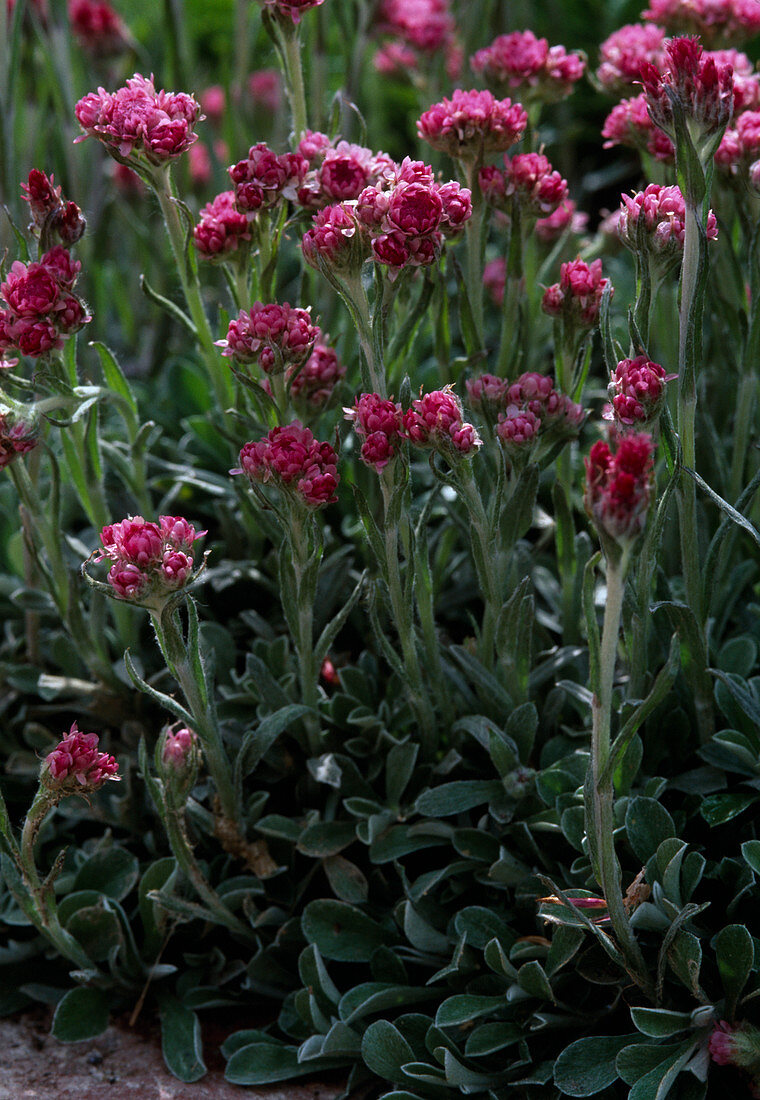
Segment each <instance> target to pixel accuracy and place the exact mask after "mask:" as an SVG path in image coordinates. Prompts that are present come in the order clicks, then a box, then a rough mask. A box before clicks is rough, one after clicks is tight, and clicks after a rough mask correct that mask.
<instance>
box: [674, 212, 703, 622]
mask: <svg viewBox="0 0 760 1100" xmlns="http://www.w3.org/2000/svg"><path fill="white" fill-rule="evenodd" d="M700 229H701V226H700V221H699V213H698V211H697V209H696V207H695V206H694V205H693V204H690V203H687V204H686V223H685V235H684V250H683V267H682V269H681V309H680V316H679V342H678V369H679V373H678V436H679V438H680V440H681V448H682V451H683V464H684V466H688V467H689V468H690V469H692V470H694V469H696V461H695V460H696V446H695V419H696V411H697V380H696V370H695V363H694V361H693V354H692V353H693V350H695V349H694V341H695V338H696V336H697V334H696V333H694V331H693V329H694V327H695V324H696V323H698V321H699V320H701V317H697V316H696V314H697V311H699V312H700V313H701V308H700V303H699V302H697V300H696V297H697V286H698V281H699V264H700V255H699V253H700ZM678 503H679V511H680V515H681V555H682V558H683V570H684V582H685V587H686V601H687V603H688V604H689V606H690V607H691V609H692V611H693V612H694V617H695V618H696V620H697V623H698V625H699V627H700V630H703V629H704V624H703V616H702V602H703V601H702V576H701V569H700V561H699V542H698V534H697V487H696V482H695V481H694V479H693V478H692V477H690V476H689V475H688V474H687V473H686V472H685V471H684V472H682V474H681V481H680V485H679V496H678Z"/></svg>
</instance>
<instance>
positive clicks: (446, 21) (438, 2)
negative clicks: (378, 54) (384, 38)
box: [377, 0, 454, 67]
mask: <svg viewBox="0 0 760 1100" xmlns="http://www.w3.org/2000/svg"><path fill="white" fill-rule="evenodd" d="M377 28H378V30H379V31H380V32H381V33H383V34H389V35H393V36H394V38H399V39H401V40H402V41H403V42H404V43H406V44H407V46H410V47H412V48H413V49H415V50H417V51H419V52H420V53H422V54H436V53H438V52H439V51H441V50H445V48H446V47H447V46H448V45H450V43H451V41H452V38H453V34H454V20H453V19H452V17H451V13H450V11H449V4H448V0H381V4H380V7H379V10H378V13H377ZM413 67H414V66H413Z"/></svg>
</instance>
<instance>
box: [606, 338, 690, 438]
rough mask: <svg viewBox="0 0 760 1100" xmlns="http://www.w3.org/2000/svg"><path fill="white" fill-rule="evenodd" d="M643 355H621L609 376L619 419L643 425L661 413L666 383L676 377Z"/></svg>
mask: <svg viewBox="0 0 760 1100" xmlns="http://www.w3.org/2000/svg"><path fill="white" fill-rule="evenodd" d="M676 377H677V375H675V374H666V373H665V369H664V368H663V367H661V366H660V364H659V363H653V362H652V361H651V360H649V359H647V357H646V355H637V356H636V358H635V359H622V360H621V361H620V362H619V363H618V365H617V367H616V368H615V373H614V374H613V376H612V380H611V382H610V385H609V390H608V392H609V396H610V401H611V402H612V410H613V413H614V416H615V419H616V420H617V421H618V423H620V424H622V425H625V426H626V427H631V426H633V425H635V426H636V427H637V428H642V427H644V426H646V425H648V424H651V423H652V421H654V420H656V419H657V417H658V416H659V415H660V411H661V409H662V406H663V404H664V403H665V383H666V382H670V381H672V380H673V379H674V378H676Z"/></svg>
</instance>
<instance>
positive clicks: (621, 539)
mask: <svg viewBox="0 0 760 1100" xmlns="http://www.w3.org/2000/svg"><path fill="white" fill-rule="evenodd" d="M653 455H654V444H653V442H652V437H651V436H649V435H647V434H646V433H644V432H636V433H634V434H629V435H624V436H622V437H621V438H620V439H619V441H618V444H617V449H616V450H615V452H614V453H613V452H612V451H611V450H610V448H609V445H608V444H607V443H605V442H604V441H603V440H599V441H598V442H596V443H595V444H594V446H593V447H592V448H591V453H590V455H589V457H588V458H587V459H586V491H585V496H584V503H585V505H586V511H587V512H588V514H589V516H590V517H591V519H592V520H593V521H594V523H595V525H596V528H597V530H598V531H599V534H600V535H602V536H605V535H606V536H608V537H609V538H611V539H613V540H614V541H615V542H617V543H619V544H622V545H626V544H630V543H631V542H633V540H634V539H635V538H636V537H637V536H638V535H639V534H640V533H641V531H642V530H643V528H644V524H645V523H646V516H647V509H648V508H649V501H650V497H651V491H652V487H651V482H652V471H653V468H654V461H653Z"/></svg>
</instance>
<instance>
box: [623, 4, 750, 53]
mask: <svg viewBox="0 0 760 1100" xmlns="http://www.w3.org/2000/svg"><path fill="white" fill-rule="evenodd" d="M642 18H643V19H647V20H650V21H651V22H653V23H660V24H661V25H662V26H663V27H665V29H666V30H668V31H671V32H673V31H676V32H678V33H681V34H699V35H701V36H702V39H703V41H705V42H710V43H711V42H713V41H715V40H719V41H723V42H728V43H733V42H737V41H741V40H743V39H745V38H753V37H754V36H755V35H756V34H758V33H760V4H758V3H757V0H649V7H648V8H647V10H646V11H645V12H643V14H642Z"/></svg>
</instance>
